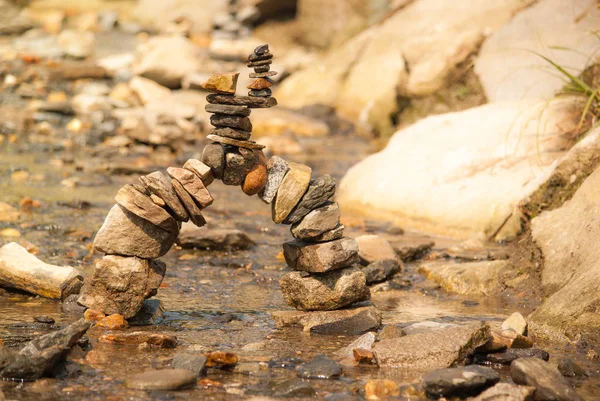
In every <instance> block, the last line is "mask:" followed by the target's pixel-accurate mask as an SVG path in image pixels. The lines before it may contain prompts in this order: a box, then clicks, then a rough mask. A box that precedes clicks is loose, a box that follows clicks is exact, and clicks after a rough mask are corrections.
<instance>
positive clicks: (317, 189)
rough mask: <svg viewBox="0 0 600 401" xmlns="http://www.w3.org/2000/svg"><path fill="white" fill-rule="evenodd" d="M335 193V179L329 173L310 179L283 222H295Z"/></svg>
mask: <svg viewBox="0 0 600 401" xmlns="http://www.w3.org/2000/svg"><path fill="white" fill-rule="evenodd" d="M334 194H335V179H334V178H332V177H331V176H330V175H329V174H325V175H324V176H321V177H318V178H315V179H314V180H311V181H310V184H309V186H308V189H307V190H306V193H305V194H304V196H302V199H300V202H299V203H298V205H297V206H296V207H295V208H294V210H292V211H291V213H290V214H289V215H288V216H287V217H286V219H285V220H284V224H293V223H297V222H299V221H300V220H302V218H303V217H304V216H306V215H307V214H309V213H310V212H311V211H313V210H315V209H316V208H318V207H320V206H322V205H324V204H325V202H327V201H328V200H329V199H331V197H332V196H333V195H334Z"/></svg>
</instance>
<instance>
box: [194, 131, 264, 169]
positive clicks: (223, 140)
mask: <svg viewBox="0 0 600 401" xmlns="http://www.w3.org/2000/svg"><path fill="white" fill-rule="evenodd" d="M206 138H207V139H209V140H211V141H213V142H218V143H220V144H222V145H231V146H236V147H238V148H245V149H264V148H265V146H264V145H259V144H258V143H256V142H252V141H239V140H237V139H232V138H227V137H224V136H218V135H208V136H207V137H206ZM203 161H204V160H203ZM205 163H206V162H205ZM207 164H208V163H207Z"/></svg>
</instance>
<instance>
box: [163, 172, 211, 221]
mask: <svg viewBox="0 0 600 401" xmlns="http://www.w3.org/2000/svg"><path fill="white" fill-rule="evenodd" d="M171 185H173V189H174V190H175V193H177V196H178V197H179V199H180V200H181V203H183V206H185V210H187V212H188V214H189V216H190V220H192V223H194V224H195V225H197V226H198V227H202V226H204V225H205V224H206V220H205V219H204V216H202V212H201V211H200V208H199V207H198V205H197V204H196V202H195V201H194V199H192V196H191V195H190V194H189V193H188V191H186V190H185V188H184V187H183V185H181V183H180V182H179V181H177V180H176V179H172V180H171Z"/></svg>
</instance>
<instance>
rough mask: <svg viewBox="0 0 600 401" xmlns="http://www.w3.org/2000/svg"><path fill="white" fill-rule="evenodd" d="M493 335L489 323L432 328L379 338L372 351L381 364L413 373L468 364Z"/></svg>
mask: <svg viewBox="0 0 600 401" xmlns="http://www.w3.org/2000/svg"><path fill="white" fill-rule="evenodd" d="M490 336H491V333H490V326H489V325H487V324H484V325H481V326H480V325H469V326H461V327H452V328H447V329H440V330H430V331H426V332H424V333H418V334H411V335H407V336H404V337H400V338H393V339H388V340H382V341H379V342H378V343H375V344H374V346H373V353H374V354H375V358H376V360H377V364H378V365H379V366H386V367H394V368H398V369H403V370H406V371H411V372H417V371H430V370H434V369H444V368H449V367H454V366H460V365H464V364H466V363H467V360H468V359H469V357H470V356H471V355H473V353H474V352H475V349H476V348H478V347H480V346H482V345H483V344H485V343H486V342H487V341H488V340H489V339H490Z"/></svg>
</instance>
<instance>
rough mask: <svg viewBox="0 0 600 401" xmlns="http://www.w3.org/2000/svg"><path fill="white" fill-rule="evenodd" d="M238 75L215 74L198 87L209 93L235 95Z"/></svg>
mask: <svg viewBox="0 0 600 401" xmlns="http://www.w3.org/2000/svg"><path fill="white" fill-rule="evenodd" d="M239 75H240V73H239V72H233V73H228V74H215V75H213V76H211V77H210V78H208V80H207V81H206V82H203V83H202V84H200V86H201V87H202V89H205V90H207V91H210V92H216V93H225V94H231V95H235V88H236V87H237V81H238V77H239Z"/></svg>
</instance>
